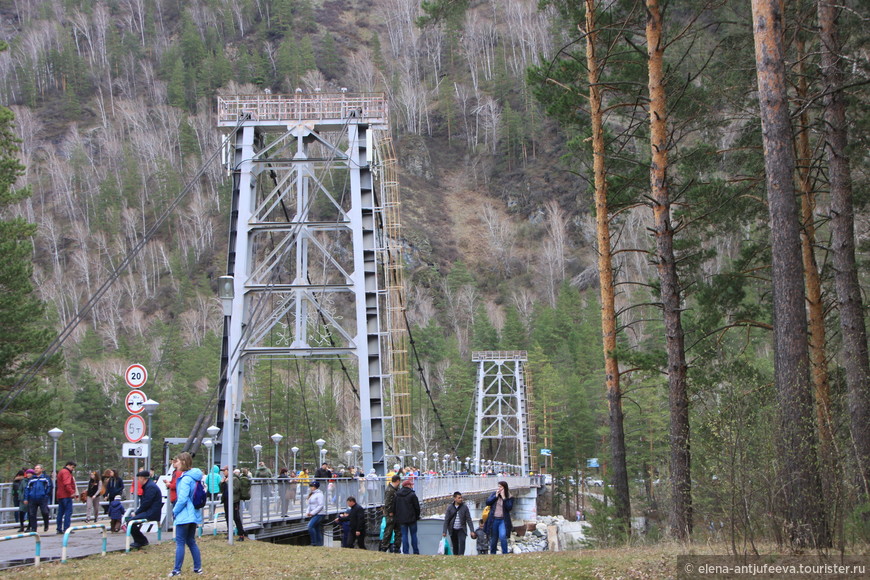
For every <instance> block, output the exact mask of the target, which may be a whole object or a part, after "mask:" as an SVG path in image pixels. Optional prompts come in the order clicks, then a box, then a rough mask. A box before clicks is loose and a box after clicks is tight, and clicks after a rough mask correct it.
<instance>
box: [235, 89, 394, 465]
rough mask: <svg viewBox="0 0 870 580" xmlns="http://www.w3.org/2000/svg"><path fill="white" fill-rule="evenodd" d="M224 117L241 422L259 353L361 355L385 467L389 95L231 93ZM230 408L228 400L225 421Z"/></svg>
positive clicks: (369, 440) (372, 456)
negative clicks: (249, 374)
mask: <svg viewBox="0 0 870 580" xmlns="http://www.w3.org/2000/svg"><path fill="white" fill-rule="evenodd" d="M218 116H219V125H220V126H221V127H224V128H230V129H231V130H233V131H235V132H236V140H235V145H234V149H233V150H232V151H230V152H228V155H227V156H226V157H227V159H226V160H227V166H228V169H229V170H230V172H231V173H232V175H233V179H234V181H233V184H234V187H233V200H232V203H233V206H232V212H233V216H232V220H231V230H230V254H229V259H228V264H227V270H228V274H230V275H233V276H234V285H235V298H234V300H233V309H232V315H231V316H230V317H229V320H228V324H227V325H226V327H227V328H226V331H225V337H224V364H225V365H226V367H225V368H227V369H229V372H228V373H227V374H226V377H227V379H226V380H228V381H230V382H232V381H235V382H234V383H233V384H232V388H228V389H227V391H226V392H228V393H231V394H230V395H229V396H232V393H235V395H236V396H235V404H234V405H232V406H230V407H234V408H235V413H234V415H235V417H234V421H233V425H235V424H237V421H238V418H239V412H240V409H241V407H242V402H243V398H244V391H245V369H246V367H249V366H250V365H251V364H253V361H256V360H257V359H259V358H263V357H271V358H283V359H286V358H295V359H297V361H298V360H302V359H306V360H311V359H334V358H336V357H342V358H355V359H356V361H357V363H358V364H356V367H357V373H358V382H357V385H358V389H359V397H360V422H361V438H362V441H361V444H362V445H361V446H362V455H363V459H362V463H363V466H364V468H365V469H366V470H368V469H370V468H372V467H374V468H375V469H376V470H378V471H379V472H380V473H381V474H383V473H384V470H383V461H384V453H385V449H384V445H385V441H384V433H385V429H384V422H385V421H386V420H388V417H385V405H384V402H385V401H384V397H385V386H384V383H385V382H386V380H387V377H386V374H387V373H386V370H385V365H384V364H382V358H384V357H385V352H386V351H385V341H384V340H383V336H384V326H383V325H382V324H381V312H382V310H383V309H384V302H385V292H384V290H383V288H384V284H383V274H384V272H383V270H384V269H383V264H381V263H380V261H381V256H382V255H383V248H382V245H383V244H382V240H383V232H382V221H381V219H380V217H381V216H380V212H381V210H382V206H381V200H380V199H378V198H379V196H378V195H377V194H378V190H377V188H376V187H377V186H376V185H375V181H376V179H375V175H374V174H375V170H374V168H373V161H372V160H373V158H374V156H375V152H376V149H377V140H378V135H379V134H380V133H382V132H384V131H386V129H387V125H386V124H387V118H388V114H387V107H386V101H385V99H384V96H383V95H380V94H377V95H374V94H363V95H350V94H347V93H341V94H321V93H314V94H302V93H300V92H297V94H296V95H289V96H288V95H255V96H239V97H226V98H219V99H218ZM222 392H223V390H222ZM225 409H226V401H225V400H224V399H222V400H221V403H220V404H219V409H218V418H219V420H220V419H221V418H223V421H224V422H226V421H228V420H229V417H228V416H226V415H227V413H226V410H225ZM299 416H300V418H301V417H302V414H301V411H300V415H299ZM218 426H219V427H223V426H222V425H220V424H219V425H218ZM231 428H232V427H231ZM236 432H238V431H237V429H236ZM237 440H238V437H236V441H237ZM234 447H235V448H238V445H235V446H234ZM229 459H230V458H229V457H227V455H226V453H225V452H224V451H221V461H222V462H224V463H227V462H229ZM233 459H235V458H233ZM233 463H235V461H234V462H233Z"/></svg>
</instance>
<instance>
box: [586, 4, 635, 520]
mask: <svg viewBox="0 0 870 580" xmlns="http://www.w3.org/2000/svg"><path fill="white" fill-rule="evenodd" d="M586 33H587V34H586V64H587V66H588V70H589V73H588V75H589V76H588V78H589V109H590V114H591V117H592V155H593V162H592V163H593V165H592V167H593V174H594V181H595V222H596V231H597V240H598V276H599V278H600V286H601V333H602V338H603V343H604V373H605V381H606V385H607V405H608V411H609V424H610V457H611V466H612V470H613V474H612V476H611V481H612V482H613V489H614V491H615V494H616V496H615V498H614V500H615V502H616V515H617V518H618V519H619V521H620V523H621V526H622V528H623V530H624V532H625V533H626V534H630V533H631V500H630V498H629V495H628V468H627V467H626V457H625V430H624V429H623V413H622V392H621V391H620V387H619V361H618V360H617V358H616V302H615V299H614V291H613V258H612V255H611V247H610V221H609V220H610V213H609V210H608V207H607V179H606V173H605V168H604V121H603V116H602V112H601V87H600V86H599V84H598V80H599V77H600V70H599V64H598V58H597V56H596V54H595V48H596V46H595V41H596V33H595V0H586Z"/></svg>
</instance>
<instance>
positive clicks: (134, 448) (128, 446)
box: [121, 443, 148, 459]
mask: <svg viewBox="0 0 870 580" xmlns="http://www.w3.org/2000/svg"><path fill="white" fill-rule="evenodd" d="M121 457H128V458H130V459H142V458H144V457H148V446H147V445H145V444H144V443H124V445H122V446H121Z"/></svg>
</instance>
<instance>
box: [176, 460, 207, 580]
mask: <svg viewBox="0 0 870 580" xmlns="http://www.w3.org/2000/svg"><path fill="white" fill-rule="evenodd" d="M178 463H179V469H180V470H181V472H182V474H181V476H179V478H178V483H177V484H176V486H175V489H176V492H177V493H178V499H177V500H176V502H175V507H173V508H172V517H173V518H174V519H175V566H174V567H173V568H172V572H170V573H169V575H170V576H180V575H181V566H182V565H183V564H184V548H185V546H187V548H188V549H189V550H190V556H191V557H192V558H193V573H194V574H202V556H201V554H200V552H199V546H198V545H197V544H196V528H197V526H199V525H200V524H202V508H196V507H195V506H194V505H193V496H194V491H195V490H196V486H201V485H202V479H203V478H202V471H201V470H200V469H199V468H198V467H193V457H191V455H190V453H187V452H183V453H181V454H179V456H178Z"/></svg>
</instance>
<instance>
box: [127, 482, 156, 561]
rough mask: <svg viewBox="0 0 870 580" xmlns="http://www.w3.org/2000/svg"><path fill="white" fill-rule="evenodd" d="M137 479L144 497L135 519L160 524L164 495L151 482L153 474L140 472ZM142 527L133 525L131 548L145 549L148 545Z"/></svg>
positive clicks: (140, 500)
mask: <svg viewBox="0 0 870 580" xmlns="http://www.w3.org/2000/svg"><path fill="white" fill-rule="evenodd" d="M137 477H138V478H139V488H140V489H141V490H142V495H141V496H140V499H139V509H137V510H136V513H135V514H133V519H134V520H142V519H144V520H148V521H149V522H159V521H160V513H161V512H162V511H163V495H162V494H161V493H160V488H159V487H157V484H156V483H154V482H153V481H151V473H150V472H148V471H144V470H143V471H140V472H139V473H138V474H137ZM141 527H142V524H133V525H132V526H131V527H130V536H132V538H133V543H132V544H130V547H131V548H144V547H145V546H147V545H148V538H146V537H145V534H143V533H142V530H141Z"/></svg>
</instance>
